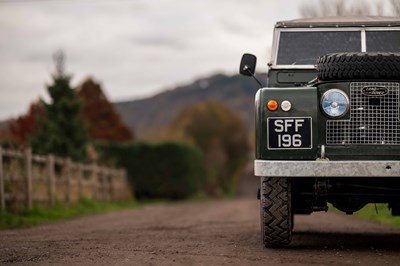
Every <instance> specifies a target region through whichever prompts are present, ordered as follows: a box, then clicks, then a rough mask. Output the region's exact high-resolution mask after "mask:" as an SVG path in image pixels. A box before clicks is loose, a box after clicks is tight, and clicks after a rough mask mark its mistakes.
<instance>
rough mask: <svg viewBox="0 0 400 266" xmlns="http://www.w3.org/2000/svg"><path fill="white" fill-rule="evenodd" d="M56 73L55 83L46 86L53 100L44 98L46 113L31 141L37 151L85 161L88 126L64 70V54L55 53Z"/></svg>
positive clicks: (54, 76)
mask: <svg viewBox="0 0 400 266" xmlns="http://www.w3.org/2000/svg"><path fill="white" fill-rule="evenodd" d="M54 62H55V66H56V73H55V74H54V75H53V84H51V85H50V86H48V87H47V91H48V93H49V95H50V98H51V101H50V103H45V102H43V106H44V109H45V116H44V117H42V118H39V129H38V132H37V133H36V134H35V135H33V137H32V138H31V140H30V144H31V146H32V149H33V151H34V152H35V153H39V154H49V153H52V154H54V155H57V156H60V157H70V158H71V159H73V160H78V161H82V160H84V159H85V157H86V147H87V143H88V137H87V136H88V134H87V129H86V128H85V125H84V123H83V121H82V119H81V116H80V112H81V109H82V103H81V102H80V101H79V100H78V99H77V97H76V96H75V93H74V91H73V90H72V88H71V86H70V79H71V78H70V77H69V76H67V75H66V74H65V73H64V54H63V52H61V51H59V52H57V53H55V54H54Z"/></svg>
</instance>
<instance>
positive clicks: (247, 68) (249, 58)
mask: <svg viewBox="0 0 400 266" xmlns="http://www.w3.org/2000/svg"><path fill="white" fill-rule="evenodd" d="M256 64H257V57H256V56H255V55H252V54H244V55H243V56H242V60H241V61H240V69H239V72H240V74H242V75H244V76H254V73H255V72H256Z"/></svg>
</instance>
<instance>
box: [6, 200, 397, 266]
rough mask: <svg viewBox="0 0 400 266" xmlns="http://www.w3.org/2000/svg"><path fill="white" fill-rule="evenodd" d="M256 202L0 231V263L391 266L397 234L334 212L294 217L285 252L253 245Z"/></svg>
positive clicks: (169, 207)
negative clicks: (292, 238)
mask: <svg viewBox="0 0 400 266" xmlns="http://www.w3.org/2000/svg"><path fill="white" fill-rule="evenodd" d="M258 215H259V211H258V201H257V200H255V199H248V198H241V199H235V200H229V201H228V200H226V201H213V202H205V203H204V202H203V203H193V202H190V203H177V204H164V205H163V204H157V205H149V206H146V207H143V208H140V209H134V210H125V211H120V212H114V213H108V214H102V215H95V216H91V217H84V218H79V219H75V220H71V221H66V222H60V223H53V224H47V225H42V226H38V227H33V228H28V229H19V230H5V231H4V230H3V231H0V265H381V266H382V265H399V263H400V252H399V251H400V229H395V228H391V227H386V226H382V225H378V224H376V223H373V222H368V221H364V220H360V219H357V218H355V217H352V216H345V215H342V214H339V213H335V212H328V213H316V214H313V215H311V216H296V218H295V223H296V225H295V229H294V240H293V243H292V245H291V246H290V247H288V248H285V249H266V248H263V247H262V245H261V241H260V232H259V221H258Z"/></svg>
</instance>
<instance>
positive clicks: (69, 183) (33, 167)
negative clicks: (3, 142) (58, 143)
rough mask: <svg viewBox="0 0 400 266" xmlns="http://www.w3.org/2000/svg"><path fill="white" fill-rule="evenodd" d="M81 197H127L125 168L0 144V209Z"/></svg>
mask: <svg viewBox="0 0 400 266" xmlns="http://www.w3.org/2000/svg"><path fill="white" fill-rule="evenodd" d="M82 198H87V199H94V200H99V201H113V200H127V199H131V198H132V194H131V187H130V185H129V184H128V180H127V175H126V171H125V170H122V169H111V168H106V167H100V166H98V165H96V164H91V165H85V164H81V163H75V162H72V161H71V160H70V159H62V158H57V157H54V156H53V155H48V156H39V155H34V154H32V152H31V149H25V150H24V151H15V150H7V149H3V148H1V147H0V210H2V211H5V210H11V211H15V210H21V209H23V208H32V206H33V205H35V206H36V205H45V206H52V205H54V204H55V203H56V202H66V203H74V202H77V201H79V200H80V199H82Z"/></svg>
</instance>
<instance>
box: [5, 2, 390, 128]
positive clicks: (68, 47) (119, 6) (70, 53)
mask: <svg viewBox="0 0 400 266" xmlns="http://www.w3.org/2000/svg"><path fill="white" fill-rule="evenodd" d="M310 1H311V2H312V1H314V2H316V1H317V0H251V1H244V0H192V1H188V0H187V1H184V0H0V120H2V119H5V118H9V117H15V116H17V115H20V114H23V113H24V112H26V110H27V108H28V106H29V104H30V103H31V102H33V101H36V100H37V99H39V97H41V98H44V99H47V91H46V84H49V83H50V82H51V73H52V72H53V62H52V54H53V53H54V52H55V51H56V50H57V49H62V50H63V51H64V52H65V54H66V69H67V73H69V74H71V75H72V77H73V79H72V85H73V86H76V85H77V84H79V83H80V82H81V81H82V80H83V79H84V78H85V77H87V76H91V77H93V78H94V79H95V80H97V81H99V82H100V83H101V85H102V87H103V89H104V90H105V93H106V94H107V96H108V97H109V99H110V100H112V101H121V100H129V99H137V98H144V97H148V96H151V95H154V94H155V93H158V92H160V91H162V90H165V89H168V88H173V87H174V86H176V85H179V84H187V83H189V82H191V81H193V80H194V79H197V78H201V77H206V76H208V75H211V74H213V73H216V72H223V73H227V74H233V73H237V69H238V66H239V61H240V57H241V55H242V53H244V52H251V53H253V54H255V55H257V56H258V57H259V63H258V66H259V68H258V69H259V70H261V71H265V70H266V69H267V68H266V62H267V59H268V58H269V52H270V47H271V41H272V30H273V25H274V23H275V22H276V21H278V20H286V19H294V18H298V17H299V6H300V5H301V4H303V3H305V2H310ZM383 1H384V0H383Z"/></svg>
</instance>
